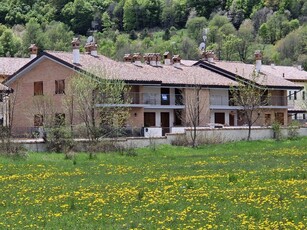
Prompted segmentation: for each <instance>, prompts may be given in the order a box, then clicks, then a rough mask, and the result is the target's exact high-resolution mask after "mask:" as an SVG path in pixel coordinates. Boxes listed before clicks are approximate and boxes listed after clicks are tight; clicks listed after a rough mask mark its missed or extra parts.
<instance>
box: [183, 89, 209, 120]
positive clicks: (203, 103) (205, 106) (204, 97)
mask: <svg viewBox="0 0 307 230" xmlns="http://www.w3.org/2000/svg"><path fill="white" fill-rule="evenodd" d="M184 98H185V99H184V102H185V105H186V106H187V107H188V104H193V103H195V100H196V98H195V89H193V88H186V89H185V90H184ZM199 98H200V102H199V105H200V106H199V107H200V116H199V122H200V124H199V126H206V125H207V124H208V123H210V98H209V90H208V89H201V90H200V92H199ZM184 113H185V114H186V116H185V117H186V123H189V118H188V117H189V116H188V114H187V113H188V111H187V109H185V112H184Z"/></svg>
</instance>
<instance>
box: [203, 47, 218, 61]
mask: <svg viewBox="0 0 307 230" xmlns="http://www.w3.org/2000/svg"><path fill="white" fill-rule="evenodd" d="M202 57H203V59H204V60H206V61H208V62H210V63H213V62H214V57H215V54H214V51H213V50H207V51H204V52H203V53H202Z"/></svg>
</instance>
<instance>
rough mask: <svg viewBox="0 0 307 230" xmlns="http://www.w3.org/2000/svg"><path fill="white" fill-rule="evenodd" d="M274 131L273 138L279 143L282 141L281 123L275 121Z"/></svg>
mask: <svg viewBox="0 0 307 230" xmlns="http://www.w3.org/2000/svg"><path fill="white" fill-rule="evenodd" d="M272 129H273V138H274V139H275V140H277V141H280V140H281V139H282V133H281V125H280V123H279V122H277V121H274V122H273V124H272Z"/></svg>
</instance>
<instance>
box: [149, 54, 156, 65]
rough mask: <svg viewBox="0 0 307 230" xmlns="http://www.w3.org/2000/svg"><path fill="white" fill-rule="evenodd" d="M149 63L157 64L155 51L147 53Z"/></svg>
mask: <svg viewBox="0 0 307 230" xmlns="http://www.w3.org/2000/svg"><path fill="white" fill-rule="evenodd" d="M149 64H150V65H152V66H156V65H157V55H156V54H155V53H150V54H149Z"/></svg>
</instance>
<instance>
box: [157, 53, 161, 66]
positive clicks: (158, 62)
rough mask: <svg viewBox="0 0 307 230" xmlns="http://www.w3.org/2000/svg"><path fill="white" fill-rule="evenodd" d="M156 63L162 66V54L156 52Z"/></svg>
mask: <svg viewBox="0 0 307 230" xmlns="http://www.w3.org/2000/svg"><path fill="white" fill-rule="evenodd" d="M156 65H157V66H161V54H160V53H156Z"/></svg>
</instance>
